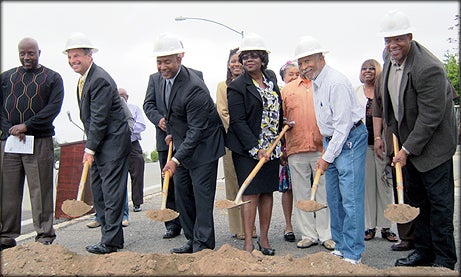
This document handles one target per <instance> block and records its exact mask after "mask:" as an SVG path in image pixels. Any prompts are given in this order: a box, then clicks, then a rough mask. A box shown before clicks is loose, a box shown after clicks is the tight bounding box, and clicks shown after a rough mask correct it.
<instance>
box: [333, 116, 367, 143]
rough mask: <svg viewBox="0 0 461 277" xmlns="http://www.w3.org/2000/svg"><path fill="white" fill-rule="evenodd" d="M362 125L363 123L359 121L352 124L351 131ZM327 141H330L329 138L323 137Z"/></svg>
mask: <svg viewBox="0 0 461 277" xmlns="http://www.w3.org/2000/svg"><path fill="white" fill-rule="evenodd" d="M362 124H363V121H362V120H359V121H358V122H356V123H354V126H352V128H351V131H352V130H354V129H355V128H357V127H359V126H360V125H362ZM325 138H326V139H327V140H331V138H332V137H331V136H330V137H325Z"/></svg>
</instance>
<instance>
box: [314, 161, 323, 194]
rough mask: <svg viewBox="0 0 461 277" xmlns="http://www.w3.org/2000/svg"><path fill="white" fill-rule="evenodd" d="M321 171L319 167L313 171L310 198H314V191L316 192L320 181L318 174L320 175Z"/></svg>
mask: <svg viewBox="0 0 461 277" xmlns="http://www.w3.org/2000/svg"><path fill="white" fill-rule="evenodd" d="M322 173H323V171H322V170H321V169H320V168H319V169H317V171H316V172H315V177H314V182H313V183H312V188H311V200H312V201H314V200H315V193H316V192H317V187H318V184H319V182H320V176H322Z"/></svg>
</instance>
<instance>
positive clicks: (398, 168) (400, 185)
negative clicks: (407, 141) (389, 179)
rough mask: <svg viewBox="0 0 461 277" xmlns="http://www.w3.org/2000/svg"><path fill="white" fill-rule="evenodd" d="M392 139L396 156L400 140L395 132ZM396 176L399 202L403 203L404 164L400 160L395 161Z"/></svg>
mask: <svg viewBox="0 0 461 277" xmlns="http://www.w3.org/2000/svg"><path fill="white" fill-rule="evenodd" d="M392 140H393V143H394V157H395V156H396V155H397V152H399V140H398V139H397V136H396V135H395V134H392ZM394 166H395V176H396V183H397V201H398V203H399V204H403V178H402V166H401V165H400V162H398V163H395V164H394Z"/></svg>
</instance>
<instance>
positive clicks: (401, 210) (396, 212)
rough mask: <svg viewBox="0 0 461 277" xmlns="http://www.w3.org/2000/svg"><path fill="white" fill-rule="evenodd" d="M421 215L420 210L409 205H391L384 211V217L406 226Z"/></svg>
mask: <svg viewBox="0 0 461 277" xmlns="http://www.w3.org/2000/svg"><path fill="white" fill-rule="evenodd" d="M418 215H419V208H415V207H412V206H410V205H408V204H389V205H387V209H386V210H385V211H384V217H386V218H387V219H389V220H390V221H392V222H396V223H400V224H404V223H408V222H410V221H412V220H413V219H415V218H416V217H417V216H418Z"/></svg>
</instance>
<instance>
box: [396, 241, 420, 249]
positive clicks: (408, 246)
mask: <svg viewBox="0 0 461 277" xmlns="http://www.w3.org/2000/svg"><path fill="white" fill-rule="evenodd" d="M391 249H392V251H408V250H412V249H415V244H414V243H413V241H411V240H402V241H400V242H399V243H395V244H393V245H392V246H391Z"/></svg>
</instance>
